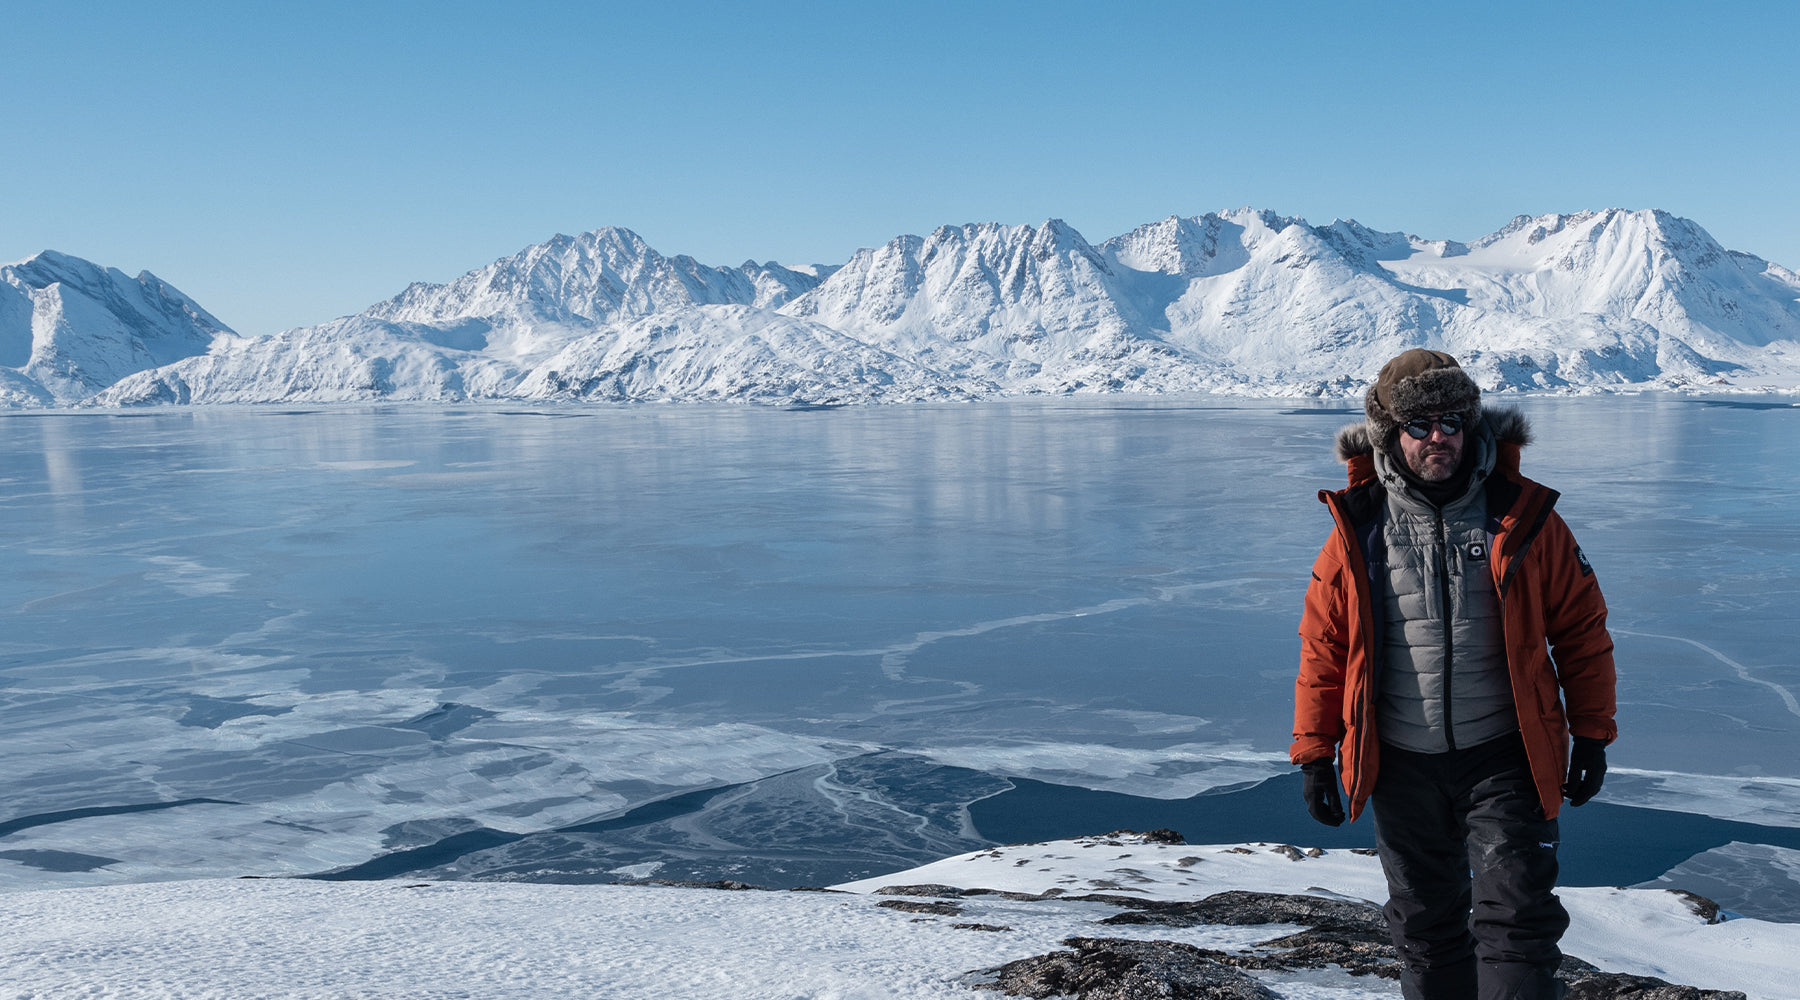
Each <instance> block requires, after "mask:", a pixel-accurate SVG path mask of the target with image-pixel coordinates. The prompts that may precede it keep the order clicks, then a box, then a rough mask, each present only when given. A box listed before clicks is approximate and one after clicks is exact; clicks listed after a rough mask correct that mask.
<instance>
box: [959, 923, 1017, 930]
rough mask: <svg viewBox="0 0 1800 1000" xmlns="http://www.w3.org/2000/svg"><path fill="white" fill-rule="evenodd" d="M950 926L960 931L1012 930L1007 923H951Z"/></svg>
mask: <svg viewBox="0 0 1800 1000" xmlns="http://www.w3.org/2000/svg"><path fill="white" fill-rule="evenodd" d="M950 926H951V927H954V928H956V929H957V930H959V931H1010V930H1012V928H1011V927H1008V926H1006V925H1005V924H951V925H950Z"/></svg>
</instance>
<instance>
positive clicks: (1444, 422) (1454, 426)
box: [1400, 413, 1463, 441]
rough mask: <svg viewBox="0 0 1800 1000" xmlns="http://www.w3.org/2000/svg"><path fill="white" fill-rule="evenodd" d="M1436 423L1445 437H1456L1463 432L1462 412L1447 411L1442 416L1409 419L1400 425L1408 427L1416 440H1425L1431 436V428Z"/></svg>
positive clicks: (1407, 429)
mask: <svg viewBox="0 0 1800 1000" xmlns="http://www.w3.org/2000/svg"><path fill="white" fill-rule="evenodd" d="M1434 424H1435V425H1436V426H1437V427H1439V428H1440V429H1442V430H1443V432H1444V436H1445V437H1455V436H1456V435H1458V434H1461V433H1462V429H1463V418H1462V414H1460V413H1446V414H1444V415H1443V416H1441V417H1420V418H1419V419H1417V420H1408V421H1407V422H1406V423H1404V424H1401V425H1400V426H1401V427H1404V428H1406V433H1407V434H1409V435H1411V436H1412V437H1413V439H1414V440H1417V441H1423V440H1425V439H1426V438H1428V437H1430V436H1431V428H1432V425H1434Z"/></svg>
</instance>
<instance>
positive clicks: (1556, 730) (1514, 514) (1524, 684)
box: [1291, 349, 1617, 1000]
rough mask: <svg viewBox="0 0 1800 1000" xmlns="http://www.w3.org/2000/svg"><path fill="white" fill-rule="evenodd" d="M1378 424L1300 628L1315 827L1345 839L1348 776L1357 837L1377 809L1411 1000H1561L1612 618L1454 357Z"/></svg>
mask: <svg viewBox="0 0 1800 1000" xmlns="http://www.w3.org/2000/svg"><path fill="white" fill-rule="evenodd" d="M1363 410H1364V413H1365V416H1366V418H1367V419H1365V420H1364V421H1363V422H1361V423H1358V424H1353V425H1351V426H1349V427H1346V428H1344V429H1343V430H1342V431H1340V432H1339V433H1338V437H1337V451H1338V457H1339V459H1340V460H1342V461H1344V462H1346V463H1348V465H1349V469H1350V486H1349V488H1347V489H1344V490H1340V491H1337V492H1327V491H1321V492H1320V494H1319V499H1320V500H1321V501H1323V502H1325V503H1326V504H1327V506H1329V507H1330V509H1331V513H1332V517H1333V518H1334V520H1335V521H1336V528H1335V530H1334V531H1333V533H1332V536H1331V538H1330V539H1329V540H1328V541H1327V542H1326V544H1325V547H1324V549H1323V551H1321V552H1320V553H1319V557H1318V559H1317V560H1316V561H1315V562H1314V564H1313V575H1312V581H1311V583H1310V584H1309V585H1308V587H1307V592H1306V608H1305V612H1304V615H1303V617H1302V619H1301V622H1300V637H1301V654H1300V674H1299V678H1298V680H1297V681H1296V683H1295V699H1294V701H1295V704H1294V743H1293V747H1292V749H1291V756H1292V759H1293V762H1294V763H1296V764H1299V765H1300V766H1301V770H1302V773H1303V775H1304V778H1305V782H1304V786H1305V794H1306V804H1307V809H1308V810H1309V811H1310V812H1311V813H1312V815H1313V818H1315V819H1317V820H1319V821H1320V822H1322V823H1326V824H1328V825H1331V826H1336V825H1338V824H1340V823H1342V822H1343V821H1344V816H1345V812H1344V806H1343V800H1342V798H1341V797H1340V795H1339V791H1338V776H1337V774H1336V773H1334V770H1333V766H1332V765H1333V758H1334V757H1335V758H1337V763H1338V765H1339V767H1341V769H1342V776H1343V788H1344V790H1345V792H1347V793H1348V796H1349V818H1350V819H1351V820H1352V821H1354V820H1355V819H1356V817H1357V816H1358V815H1359V814H1360V813H1361V811H1362V808H1363V805H1364V803H1365V802H1370V801H1372V802H1373V804H1374V809H1375V833H1376V845H1377V847H1378V848H1379V852H1380V855H1381V865H1382V871H1383V872H1384V873H1385V875H1386V876H1387V882H1388V895H1389V899H1388V903H1387V906H1386V907H1385V908H1384V910H1383V912H1384V913H1385V914H1386V916H1387V920H1388V928H1389V931H1390V932H1391V934H1392V935H1393V938H1394V944H1395V946H1396V947H1397V948H1398V949H1399V953H1400V958H1401V961H1402V963H1403V966H1404V969H1403V973H1402V977H1401V987H1402V990H1403V992H1404V993H1405V995H1406V996H1407V997H1408V998H1411V1000H1470V998H1474V997H1479V998H1481V1000H1537V998H1553V997H1560V996H1561V995H1562V987H1561V984H1560V983H1558V982H1557V981H1556V980H1555V979H1554V978H1553V974H1554V972H1555V970H1556V968H1557V966H1558V964H1559V963H1560V962H1561V959H1562V953H1561V952H1560V951H1559V950H1558V948H1557V941H1558V940H1559V939H1560V938H1561V937H1562V933H1563V931H1564V930H1565V929H1566V928H1567V927H1568V923H1569V918H1568V914H1567V912H1566V911H1564V910H1563V907H1562V904H1561V903H1560V902H1559V901H1558V900H1557V898H1556V896H1555V894H1554V892H1553V889H1554V887H1555V885H1556V874H1557V867H1556V844H1557V836H1558V834H1557V824H1556V816H1557V813H1558V812H1559V811H1560V809H1561V807H1562V799H1563V797H1564V796H1565V795H1566V796H1567V797H1568V799H1569V802H1570V804H1571V805H1577V806H1578V805H1581V804H1582V803H1584V802H1586V801H1587V800H1588V799H1590V798H1592V797H1593V796H1594V793H1596V792H1598V791H1599V790H1600V782H1601V779H1602V777H1603V776H1604V774H1605V771H1606V750H1605V747H1606V745H1607V744H1608V743H1610V742H1611V741H1612V740H1613V739H1614V738H1615V737H1616V736H1617V729H1616V728H1615V726H1614V724H1613V708H1614V695H1613V688H1614V676H1613V644H1612V638H1611V636H1609V635H1608V634H1607V631H1606V603H1605V601H1604V600H1603V599H1602V598H1601V596H1600V587H1599V584H1598V583H1597V582H1596V580H1595V578H1594V571H1593V568H1592V567H1590V566H1589V565H1588V561H1587V558H1586V557H1585V556H1583V555H1582V553H1581V549H1580V548H1579V547H1577V546H1576V544H1575V538H1574V536H1573V535H1571V534H1570V532H1569V528H1568V526H1567V525H1566V524H1564V523H1563V520H1562V518H1561V517H1560V516H1559V515H1557V513H1556V512H1555V510H1554V505H1555V503H1556V499H1557V493H1556V491H1554V490H1551V489H1548V488H1547V487H1544V486H1541V485H1539V484H1537V483H1534V482H1532V481H1531V480H1529V479H1526V478H1525V477H1523V476H1521V475H1520V474H1519V449H1520V448H1521V447H1522V446H1524V445H1525V444H1526V443H1527V442H1528V440H1529V436H1530V435H1529V427H1528V426H1527V424H1526V422H1525V419H1524V417H1523V416H1522V415H1521V414H1519V413H1518V412H1517V411H1516V410H1511V409H1499V408H1486V409H1484V408H1483V407H1482V405H1481V391H1480V389H1478V388H1477V387H1476V385H1475V383H1474V382H1473V381H1472V380H1471V379H1470V378H1469V377H1468V375H1467V374H1465V373H1464V372H1463V370H1462V367H1461V366H1460V365H1458V364H1457V362H1456V359H1455V358H1452V357H1451V356H1449V355H1448V354H1443V353H1440V352H1437V351H1427V350H1422V349H1415V350H1410V351H1407V352H1405V353H1404V354H1401V355H1400V356H1399V357H1396V358H1394V359H1393V360H1392V361H1389V362H1388V363H1387V365H1386V366H1385V367H1383V368H1382V369H1381V373H1380V375H1379V376H1378V377H1377V378H1376V381H1375V384H1374V385H1373V386H1371V387H1370V388H1369V391H1368V393H1367V395H1366V397H1365V398H1364V401H1363ZM1571 736H1572V737H1573V740H1574V746H1573V751H1572V752H1571V749H1570V738H1571Z"/></svg>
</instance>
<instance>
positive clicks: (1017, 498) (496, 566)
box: [0, 397, 1800, 912]
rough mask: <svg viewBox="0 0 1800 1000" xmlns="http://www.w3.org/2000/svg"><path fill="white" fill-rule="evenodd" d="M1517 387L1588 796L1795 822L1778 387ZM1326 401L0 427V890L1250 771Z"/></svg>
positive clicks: (1796, 767) (832, 847)
mask: <svg viewBox="0 0 1800 1000" xmlns="http://www.w3.org/2000/svg"><path fill="white" fill-rule="evenodd" d="M1518 403H1519V405H1520V406H1522V407H1523V408H1525V409H1526V410H1527V412H1528V413H1529V415H1530V416H1532V418H1533V419H1534V420H1535V421H1536V423H1537V428H1538V432H1539V433H1538V437H1539V442H1540V443H1539V444H1535V445H1533V446H1532V447H1531V448H1530V449H1528V451H1527V453H1526V456H1525V464H1526V467H1527V471H1528V473H1530V474H1532V475H1533V476H1535V477H1537V478H1540V479H1542V480H1544V481H1546V482H1548V483H1550V484H1551V485H1553V486H1555V487H1557V488H1558V489H1560V490H1562V491H1563V500H1562V502H1561V506H1560V509H1562V510H1563V511H1564V513H1565V515H1566V516H1567V517H1568V519H1569V520H1570V522H1571V524H1572V525H1573V526H1574V527H1575V530H1576V532H1577V534H1578V535H1579V536H1580V537H1581V539H1582V542H1583V545H1584V548H1585V549H1586V551H1587V553H1588V555H1589V556H1590V558H1591V559H1592V560H1593V562H1594V563H1595V565H1596V566H1597V567H1598V571H1599V572H1600V573H1601V575H1602V578H1603V582H1604V585H1605V587H1606V592H1607V597H1608V600H1609V603H1610V605H1611V606H1612V609H1613V621H1614V624H1615V626H1616V627H1617V635H1618V640H1619V650H1620V664H1621V672H1622V679H1621V693H1620V705H1621V708H1620V713H1621V728H1622V730H1623V732H1624V738H1623V739H1622V740H1621V742H1620V743H1619V744H1618V745H1617V747H1616V748H1615V750H1614V755H1613V761H1614V763H1615V765H1616V770H1615V772H1614V774H1615V777H1614V779H1612V780H1611V781H1610V782H1609V784H1608V787H1607V790H1606V792H1605V793H1603V796H1602V797H1603V799H1606V800H1608V801H1613V802H1617V803H1620V804H1628V805H1639V806H1649V807H1654V808H1660V809H1678V810H1692V811H1697V812H1706V813H1708V814H1710V815H1714V816H1719V817H1723V818H1731V819H1738V820H1742V821H1746V822H1755V823H1762V824H1779V825H1787V826H1800V712H1796V710H1795V708H1796V706H1795V701H1794V697H1793V694H1792V692H1794V691H1795V690H1797V685H1800V663H1797V662H1796V660H1795V657H1794V654H1793V650H1794V649H1795V648H1796V647H1797V646H1800V623H1797V622H1796V620H1795V619H1794V616H1793V615H1792V613H1791V608H1792V605H1793V600H1794V595H1795V593H1796V591H1797V590H1800V586H1796V573H1797V570H1796V569H1795V567H1796V565H1797V560H1796V558H1795V556H1796V555H1800V516H1796V515H1797V514H1800V510H1796V506H1797V505H1800V498H1797V497H1796V495H1795V493H1794V491H1793V488H1792V472H1791V470H1792V468H1793V467H1794V464H1795V461H1794V460H1795V457H1796V455H1795V450H1796V448H1800V435H1796V434H1795V433H1794V432H1793V431H1794V428H1793V427H1792V426H1790V425H1791V423H1792V421H1793V420H1795V419H1796V418H1797V411H1795V410H1794V409H1793V408H1786V409H1748V408H1731V407H1706V406H1700V405H1696V404H1695V403H1693V402H1691V401H1686V400H1679V399H1658V398H1650V397H1644V398H1629V399H1620V398H1605V399H1523V400H1519V401H1518ZM1353 415H1354V411H1347V410H1345V409H1344V408H1342V407H1336V408H1325V407H1300V408H1295V407H1294V406H1293V405H1292V404H1291V403H1283V404H1279V405H1274V404H1264V403H1258V402H1255V401H1226V402H1221V401H1217V400H1207V401H1200V403H1199V404H1198V405H1196V403H1195V401H1191V400H1189V401H1184V400H1178V399H1161V400H1058V401H1030V400H1026V401H1013V402H1007V403H993V404H978V405H958V406H935V405H931V406H909V407H894V408H870V409H839V410H831V411H825V412H784V411H773V410H753V409H747V408H737V407H707V406H683V407H655V406H640V407H628V408H615V409H579V410H577V409H567V410H563V409H545V410H542V411H496V410H487V409H480V408H465V409H432V408H425V407H417V408H411V407H391V408H380V409H369V410H349V409H326V410H318V411H294V412H276V411H266V410H233V409H192V410H170V411H166V412H156V413H151V414H147V415H140V416H135V417H133V418H131V419H124V418H121V417H119V416H117V415H113V414H106V413H80V414H36V415H31V416H29V417H26V416H19V415H13V416H4V415H0V425H3V427H4V431H5V433H4V434H3V435H0V516H3V517H4V518H5V523H6V524H7V530H6V532H5V533H4V534H0V556H4V558H5V559H6V560H7V565H8V573H7V574H5V575H4V576H0V610H4V611H5V612H7V613H8V618H9V620H8V626H7V628H6V629H5V631H4V633H0V752H3V753H4V754H5V756H6V759H7V761H8V765H9V774H8V779H7V786H6V796H5V799H6V803H7V807H6V808H7V812H6V814H5V815H0V830H5V829H6V828H5V826H4V824H5V822H6V821H7V820H9V819H16V818H19V817H31V816H51V815H62V814H64V813H67V814H68V816H67V818H65V819H62V820H60V821H57V822H53V823H43V824H38V825H32V826H29V827H19V828H16V829H10V830H7V831H6V832H5V833H4V834H0V886H31V885H74V884H90V883H96V882H106V881H120V880H133V879H155V878H173V877H186V876H192V875H238V874H301V873H318V872H326V871H332V870H340V869H354V868H356V867H358V866H363V865H366V864H368V863H369V862H371V861H372V860H373V859H378V858H384V857H391V856H394V855H396V854H397V853H398V852H424V853H420V854H418V855H413V857H415V858H427V855H428V854H430V852H432V851H436V852H438V853H440V854H444V853H447V852H450V851H451V849H452V848H451V847H450V846H446V844H449V845H454V844H463V843H468V844H474V843H478V842H479V843H480V844H481V846H480V847H479V849H475V850H471V851H468V852H464V853H461V854H450V855H448V856H446V857H443V858H432V859H430V864H429V865H428V866H427V868H428V870H429V871H431V872H432V873H434V874H454V875H457V876H459V877H471V876H472V877H506V878H616V877H619V875H620V873H621V872H636V871H648V870H650V867H649V866H655V865H661V866H662V867H661V868H659V869H657V871H658V872H659V874H660V875H664V876H667V877H690V876H695V875H700V874H704V873H712V874H713V876H714V877H732V878H744V877H745V874H746V873H750V874H756V875H759V876H760V877H761V878H763V879H764V880H766V881H770V882H776V883H783V882H785V883H788V884H792V883H794V882H797V881H817V882H833V881H843V880H844V879H845V878H848V877H850V875H849V874H848V873H849V872H851V871H865V870H866V871H871V872H873V871H876V870H879V869H880V868H881V867H882V866H888V868H889V869H894V868H904V867H908V866H910V865H913V864H917V863H920V862H922V861H926V860H930V859H931V858H933V857H936V856H939V855H942V854H949V853H956V852H958V851H962V850H967V849H969V848H970V847H972V846H978V845H979V844H981V843H982V840H981V838H980V836H979V834H978V833H977V832H976V831H975V830H974V829H973V828H972V827H970V825H969V819H968V811H967V810H968V806H969V804H970V803H972V802H975V801H978V800H983V799H985V798H987V797H990V796H993V795H995V794H996V793H999V792H1001V791H1004V790H1005V789H1006V787H1007V786H1008V782H1009V780H1013V779H1034V780H1037V781H1040V782H1047V783H1049V784H1051V785H1061V786H1080V787H1084V788H1088V789H1095V790H1103V791H1107V792H1114V793H1122V794H1129V795H1137V796H1150V797H1163V798H1176V797H1184V796H1189V795H1194V794H1196V793H1199V792H1204V791H1207V790H1209V789H1216V788H1220V787H1230V786H1237V785H1241V784H1243V783H1245V782H1248V781H1256V780H1260V779H1262V778H1265V777H1268V776H1271V775H1277V774H1285V773H1287V772H1288V771H1289V770H1290V769H1289V768H1288V766H1287V765H1286V764H1285V751H1286V745H1287V739H1288V737H1287V732H1288V728H1289V722H1290V709H1289V704H1290V692H1291V684H1292V677H1293V669H1294V656H1295V649H1296V644H1297V643H1296V640H1295V638H1294V629H1295V624H1296V621H1297V618H1298V609H1299V602H1300V595H1301V593H1302V591H1303V587H1304V583H1305V580H1306V571H1307V567H1308V566H1309V565H1310V564H1311V560H1312V557H1313V555H1314V553H1315V552H1316V550H1317V546H1318V544H1319V542H1320V541H1322V540H1323V538H1324V537H1325V534H1326V532H1327V527H1328V520H1327V517H1326V514H1325V512H1324V509H1323V508H1322V507H1320V506H1319V504H1318V503H1317V502H1316V501H1315V499H1314V494H1315V493H1316V491H1317V490H1318V489H1319V488H1321V487H1331V486H1336V485H1338V483H1339V482H1340V481H1341V477H1342V469H1341V466H1339V465H1338V464H1337V463H1336V462H1335V461H1334V460H1333V458H1332V455H1331V439H1332V435H1333V434H1334V433H1335V431H1336V430H1337V428H1338V427H1339V426H1341V425H1342V424H1343V423H1344V422H1345V421H1347V420H1348V419H1352V417H1353ZM689 796H698V797H697V798H689ZM189 800H211V801H205V802H199V801H194V802H191V803H190V804H187V805H182V806H180V807H178V808H162V809H159V810H157V811H154V812H134V813H117V812H112V813H99V812H88V813H83V814H80V815H77V814H76V813H77V812H78V811H80V810H84V809H89V810H92V809H114V808H117V807H124V806H133V805H146V804H149V805H158V804H166V803H173V802H183V801H189ZM694 803H698V804H697V805H694ZM689 805H693V808H688V806H689ZM659 810H660V811H659ZM1257 836H1258V831H1256V830H1244V831H1242V833H1241V835H1240V837H1241V838H1242V839H1255V838H1256V837H1257ZM455 838H463V839H461V840H457V839H455ZM1234 839H1235V838H1234ZM833 866H836V868H835V869H833ZM1784 877H1785V876H1784ZM1797 912H1800V911H1797Z"/></svg>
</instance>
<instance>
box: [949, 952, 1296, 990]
mask: <svg viewBox="0 0 1800 1000" xmlns="http://www.w3.org/2000/svg"><path fill="white" fill-rule="evenodd" d="M1063 944H1066V945H1068V946H1069V947H1071V948H1073V949H1075V950H1074V951H1057V952H1051V953H1050V954H1048V955H1039V956H1037V957H1035V958H1023V959H1020V960H1018V961H1016V962H1008V963H1006V964H1005V965H1002V966H1000V967H998V968H996V969H990V970H986V971H987V973H988V974H989V975H992V976H993V977H994V978H993V980H992V981H991V982H984V983H978V984H975V988H976V989H983V990H998V991H1000V992H1001V993H1005V994H1006V995H1007V996H1023V997H1034V998H1040V1000H1041V998H1044V997H1060V996H1067V997H1076V998H1078V1000H1138V998H1141V997H1167V998H1169V1000H1277V998H1276V995H1275V994H1274V993H1271V992H1270V991H1269V990H1268V988H1267V987H1265V986H1263V985H1262V984H1261V983H1259V982H1257V981H1256V980H1254V979H1252V978H1250V977H1249V976H1247V975H1245V974H1244V973H1242V972H1239V971H1238V970H1236V969H1233V968H1230V967H1229V966H1225V965H1221V964H1219V963H1218V962H1216V961H1213V959H1212V958H1210V957H1208V955H1207V953H1206V952H1204V951H1202V950H1201V949H1199V948H1195V947H1194V946H1192V945H1186V944H1179V943H1176V942H1174V941H1127V940H1122V939H1119V938H1081V937H1072V938H1068V939H1066V940H1065V941H1063Z"/></svg>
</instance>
